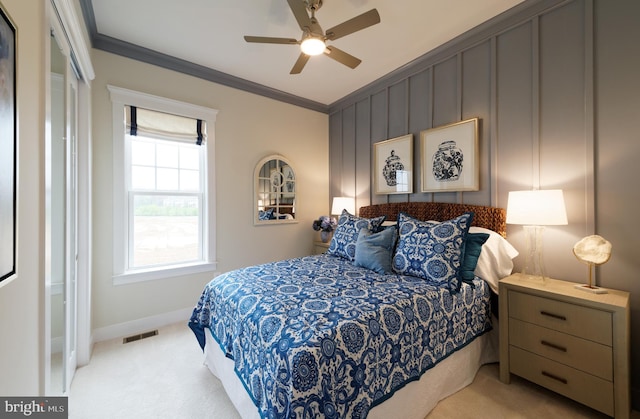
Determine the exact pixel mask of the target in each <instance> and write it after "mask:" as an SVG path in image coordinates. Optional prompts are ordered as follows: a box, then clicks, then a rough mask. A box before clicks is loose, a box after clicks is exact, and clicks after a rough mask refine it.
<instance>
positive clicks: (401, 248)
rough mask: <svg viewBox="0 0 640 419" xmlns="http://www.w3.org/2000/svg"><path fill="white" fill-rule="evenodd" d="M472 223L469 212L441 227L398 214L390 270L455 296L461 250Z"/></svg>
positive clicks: (440, 225) (442, 223)
mask: <svg viewBox="0 0 640 419" xmlns="http://www.w3.org/2000/svg"><path fill="white" fill-rule="evenodd" d="M472 220H473V213H472V212H468V213H465V214H463V215H461V216H459V217H457V218H454V219H452V220H448V221H443V222H441V223H434V222H432V221H431V222H429V221H420V220H417V219H415V218H413V217H410V216H408V215H407V214H404V213H400V214H399V215H398V232H399V239H398V246H397V248H396V252H395V255H394V257H393V265H392V266H393V270H394V271H396V272H397V273H399V274H403V275H411V276H416V277H418V278H424V279H426V280H428V281H429V282H432V283H434V284H436V285H438V286H445V287H447V288H448V289H449V290H451V291H454V292H457V291H458V290H460V286H461V285H462V281H461V278H460V266H461V265H462V256H463V255H462V251H463V246H464V243H465V241H466V238H467V232H468V231H469V227H470V226H471V221H472Z"/></svg>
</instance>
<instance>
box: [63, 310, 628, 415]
mask: <svg viewBox="0 0 640 419" xmlns="http://www.w3.org/2000/svg"><path fill="white" fill-rule="evenodd" d="M202 359H203V358H202V351H201V350H200V347H199V346H198V343H197V341H196V339H195V337H194V335H193V333H192V332H191V330H190V329H189V328H188V327H187V325H186V322H185V323H181V324H176V325H172V326H168V327H165V328H162V329H160V330H159V334H158V335H157V336H153V337H150V338H146V339H143V340H140V341H136V342H131V343H127V344H123V343H122V339H116V340H111V341H107V342H101V343H98V344H96V346H95V348H94V351H93V356H92V358H91V363H90V364H89V365H88V366H85V367H82V368H80V369H78V371H77V372H76V376H75V378H74V380H73V383H72V385H71V392H70V395H69V418H71V419H100V418H105V419H113V418H119V419H129V418H131V419H134V418H135V419H147V418H149V419H157V418H158V419H159V418H171V419H208V418H211V419H214V418H215V419H236V418H239V415H238V413H237V412H236V411H235V409H234V407H233V405H232V404H231V402H230V401H229V399H228V398H227V396H226V394H225V393H224V390H223V388H222V385H221V383H220V381H219V380H218V379H217V378H215V377H214V376H213V375H212V374H211V373H210V372H209V370H208V369H207V367H206V366H204V365H203V363H202ZM606 417H607V416H604V415H602V414H599V413H598V412H595V411H593V410H591V409H589V408H586V407H584V406H582V405H579V404H577V403H575V402H573V401H571V400H568V399H566V398H563V397H560V396H557V395H555V394H554V393H552V392H549V391H547V390H545V389H543V388H541V387H538V386H536V385H533V384H530V383H528V382H526V381H524V380H521V379H519V378H518V377H514V378H513V379H512V383H511V384H510V385H505V384H503V383H501V382H500V380H499V378H498V365H497V364H490V365H485V366H483V367H482V368H481V369H480V371H479V372H478V375H477V376H476V378H475V380H474V382H473V383H472V384H471V385H470V386H468V387H466V388H465V389H463V390H462V391H460V392H458V393H456V394H454V395H453V396H451V397H449V398H447V399H445V400H442V401H441V402H440V403H439V404H438V405H437V406H436V408H435V409H434V410H433V411H432V412H431V413H430V414H429V416H427V418H428V419H442V418H446V419H449V418H478V419H483V418H487V419H489V418H490V419H496V418H531V419H541V418H545V419H546V418H563V419H570V418H606ZM633 417H634V418H636V419H639V418H640V415H638V414H635V415H634V416H633Z"/></svg>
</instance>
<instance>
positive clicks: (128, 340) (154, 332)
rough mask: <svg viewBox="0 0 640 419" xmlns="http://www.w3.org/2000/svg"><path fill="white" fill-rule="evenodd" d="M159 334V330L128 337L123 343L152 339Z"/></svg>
mask: <svg viewBox="0 0 640 419" xmlns="http://www.w3.org/2000/svg"><path fill="white" fill-rule="evenodd" d="M157 334H158V330H152V331H150V332H144V333H140V334H139V335H133V336H128V337H126V338H124V339H122V343H129V342H135V341H136V340H140V339H145V338H150V337H151V336H155V335H157Z"/></svg>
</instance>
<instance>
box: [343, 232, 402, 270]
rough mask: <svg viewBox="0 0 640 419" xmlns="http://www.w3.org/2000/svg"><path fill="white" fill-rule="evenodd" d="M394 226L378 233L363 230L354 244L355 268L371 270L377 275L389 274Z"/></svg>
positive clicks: (394, 242) (394, 239) (394, 237)
mask: <svg viewBox="0 0 640 419" xmlns="http://www.w3.org/2000/svg"><path fill="white" fill-rule="evenodd" d="M396 230H397V229H396V226H391V227H387V228H385V229H384V230H382V231H380V232H378V233H372V232H370V231H369V230H368V229H366V228H363V229H362V230H360V234H359V235H358V241H357V242H356V258H355V261H354V262H353V264H354V265H356V266H362V267H363V268H367V269H371V270H372V271H375V272H377V273H379V274H388V273H391V272H392V270H391V255H392V254H393V248H394V246H395V245H396V237H397V236H398V234H397V233H396Z"/></svg>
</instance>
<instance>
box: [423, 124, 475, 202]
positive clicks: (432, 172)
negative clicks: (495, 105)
mask: <svg viewBox="0 0 640 419" xmlns="http://www.w3.org/2000/svg"><path fill="white" fill-rule="evenodd" d="M478 123H479V119H478V118H473V119H467V120H466V121H460V122H455V123H453V124H448V125H443V126H441V127H437V128H432V129H428V130H424V131H421V132H420V152H421V160H420V161H421V165H420V166H421V169H422V173H421V178H422V186H421V191H422V192H452V191H477V190H479V188H480V182H479V173H480V172H479V157H478Z"/></svg>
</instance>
